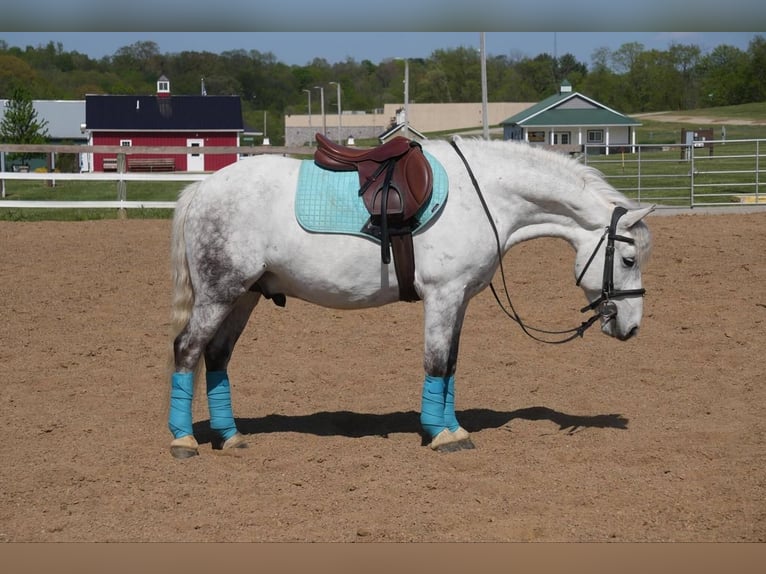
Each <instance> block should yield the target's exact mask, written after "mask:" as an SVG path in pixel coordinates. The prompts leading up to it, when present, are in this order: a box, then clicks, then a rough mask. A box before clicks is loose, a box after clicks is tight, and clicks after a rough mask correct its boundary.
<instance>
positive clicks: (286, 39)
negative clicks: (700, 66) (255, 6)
mask: <svg viewBox="0 0 766 574" xmlns="http://www.w3.org/2000/svg"><path fill="white" fill-rule="evenodd" d="M413 1H418V0H413ZM756 34H761V35H762V36H764V37H766V32H527V31H518V32H487V33H486V47H487V53H488V54H489V55H501V54H503V55H509V56H516V55H521V56H531V57H534V56H536V55H538V54H541V53H544V52H547V53H549V54H554V50H555V52H556V53H557V54H558V55H559V56H561V55H563V54H566V53H571V54H573V55H574V56H575V57H576V58H577V59H578V60H579V61H581V62H584V63H586V64H590V61H591V58H590V57H591V54H592V53H593V51H594V50H595V49H597V48H601V47H606V48H609V49H611V50H616V49H617V48H619V47H620V46H621V45H622V44H624V43H626V42H640V43H641V44H643V45H644V46H645V48H646V49H659V50H665V49H667V48H668V47H669V46H670V45H671V44H673V43H679V44H694V45H697V46H700V48H702V50H703V51H705V52H707V51H710V50H712V49H713V48H715V47H716V46H718V45H721V44H729V45H733V46H736V47H738V48H741V49H743V50H745V49H747V45H748V43H749V42H750V40H751V39H752V38H753V36H754V35H756ZM479 38H480V33H479V32H52V31H51V32H0V40H4V41H5V42H7V43H8V45H10V46H18V47H21V48H24V47H26V46H40V45H46V44H47V43H48V42H51V41H52V42H61V44H62V45H63V47H64V49H65V50H67V51H73V50H74V51H78V52H81V53H84V54H88V55H89V56H90V57H92V58H101V57H103V56H111V55H113V54H114V53H115V52H116V51H117V50H118V49H119V48H121V47H123V46H128V45H130V44H133V43H135V42H139V41H153V42H156V43H157V45H158V46H159V48H160V51H161V52H163V53H175V52H181V51H184V50H196V51H210V52H216V53H220V52H222V51H225V50H238V49H243V50H248V51H249V50H258V51H260V52H272V53H273V54H274V55H275V56H276V58H277V60H279V61H280V62H283V63H285V64H288V65H304V64H307V63H309V62H310V61H311V60H312V59H313V58H315V57H320V58H324V59H326V60H327V61H328V62H330V63H335V62H340V61H343V60H346V59H347V58H353V59H354V60H356V61H362V60H365V59H367V60H371V61H372V62H374V63H379V62H380V61H382V60H384V59H386V58H393V57H408V58H418V57H428V56H430V55H431V54H432V53H433V51H434V50H438V49H450V48H456V47H475V48H476V49H478V48H479V42H480V40H479Z"/></svg>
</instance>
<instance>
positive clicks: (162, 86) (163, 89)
mask: <svg viewBox="0 0 766 574" xmlns="http://www.w3.org/2000/svg"><path fill="white" fill-rule="evenodd" d="M169 95H170V80H168V79H167V77H166V76H165V74H163V75H161V76H160V77H159V79H158V80H157V96H159V97H160V98H164V97H167V96H169Z"/></svg>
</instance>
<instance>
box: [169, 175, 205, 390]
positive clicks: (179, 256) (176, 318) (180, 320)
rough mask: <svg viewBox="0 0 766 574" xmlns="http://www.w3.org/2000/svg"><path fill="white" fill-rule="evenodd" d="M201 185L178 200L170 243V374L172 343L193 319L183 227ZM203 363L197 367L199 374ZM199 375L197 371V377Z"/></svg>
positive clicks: (190, 285) (191, 293)
mask: <svg viewBox="0 0 766 574" xmlns="http://www.w3.org/2000/svg"><path fill="white" fill-rule="evenodd" d="M198 187H199V183H193V184H191V185H189V186H188V187H187V188H186V189H185V190H184V191H183V193H181V195H180V196H179V197H178V201H177V202H176V209H175V213H174V214H173V228H172V238H171V244H170V265H171V281H172V285H173V287H172V288H173V297H172V301H171V317H170V331H171V333H170V335H171V338H170V340H171V349H170V369H169V370H170V372H171V373H172V372H173V371H174V370H175V357H174V352H173V350H174V349H173V345H172V343H173V342H174V341H175V340H176V338H177V337H178V335H180V334H181V331H183V330H184V328H185V327H186V325H187V324H188V323H189V319H190V318H191V311H192V307H193V306H194V286H193V285H192V282H191V276H190V275H189V261H188V259H187V256H186V237H185V233H184V227H185V225H184V224H185V223H186V216H187V212H188V210H189V204H190V203H191V199H192V198H193V197H194V194H195V192H196V191H197V188H198ZM201 363H202V361H199V362H198V364H197V371H198V370H199V367H200V365H201ZM196 374H197V373H196V372H195V375H196Z"/></svg>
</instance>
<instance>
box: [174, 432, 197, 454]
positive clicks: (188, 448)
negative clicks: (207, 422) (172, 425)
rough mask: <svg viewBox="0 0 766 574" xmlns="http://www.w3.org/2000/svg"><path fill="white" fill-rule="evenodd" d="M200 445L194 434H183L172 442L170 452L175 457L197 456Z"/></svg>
mask: <svg viewBox="0 0 766 574" xmlns="http://www.w3.org/2000/svg"><path fill="white" fill-rule="evenodd" d="M198 448H199V445H198V444H197V441H196V440H195V438H194V437H193V436H192V435H186V436H182V437H181V438H177V439H174V440H173V442H171V443H170V454H172V455H173V458H178V459H184V458H191V457H193V456H197V455H198V454H199V450H198Z"/></svg>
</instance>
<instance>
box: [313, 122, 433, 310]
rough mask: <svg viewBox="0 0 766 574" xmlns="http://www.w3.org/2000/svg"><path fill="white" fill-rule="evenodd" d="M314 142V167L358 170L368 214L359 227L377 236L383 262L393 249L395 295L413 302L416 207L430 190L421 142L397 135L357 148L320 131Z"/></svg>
mask: <svg viewBox="0 0 766 574" xmlns="http://www.w3.org/2000/svg"><path fill="white" fill-rule="evenodd" d="M316 141H317V149H316V151H315V152H314V163H315V164H316V165H317V166H319V167H321V168H324V169H328V170H331V171H357V172H358V173H359V195H360V197H361V198H362V200H363V202H364V205H365V207H366V208H367V211H368V212H369V213H370V218H369V220H368V221H367V223H366V224H365V225H364V227H363V228H362V232H364V233H367V234H368V235H371V236H373V237H376V238H378V239H379V240H380V245H381V260H382V261H383V263H385V264H389V263H390V262H391V249H392V248H393V254H394V265H395V267H396V276H397V280H398V282H399V297H400V299H401V300H403V301H417V300H418V299H419V297H418V296H417V294H416V293H415V289H414V287H413V280H414V277H415V260H414V253H413V249H412V232H413V231H414V230H415V229H417V227H418V225H419V222H418V220H417V217H416V216H417V213H418V211H419V210H420V208H421V207H423V205H425V204H426V203H427V202H428V200H429V199H430V198H431V194H432V192H433V172H432V170H431V164H429V163H428V159H426V157H425V155H423V150H422V148H421V147H420V144H419V143H417V142H414V141H410V140H408V139H407V138H405V137H401V136H398V137H395V138H393V139H392V140H390V141H388V142H386V143H384V144H382V145H380V146H378V147H375V148H372V149H356V148H349V147H345V146H342V145H339V144H336V143H333V142H332V141H331V140H329V139H328V138H327V137H325V136H323V135H322V134H320V133H317V134H316Z"/></svg>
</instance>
